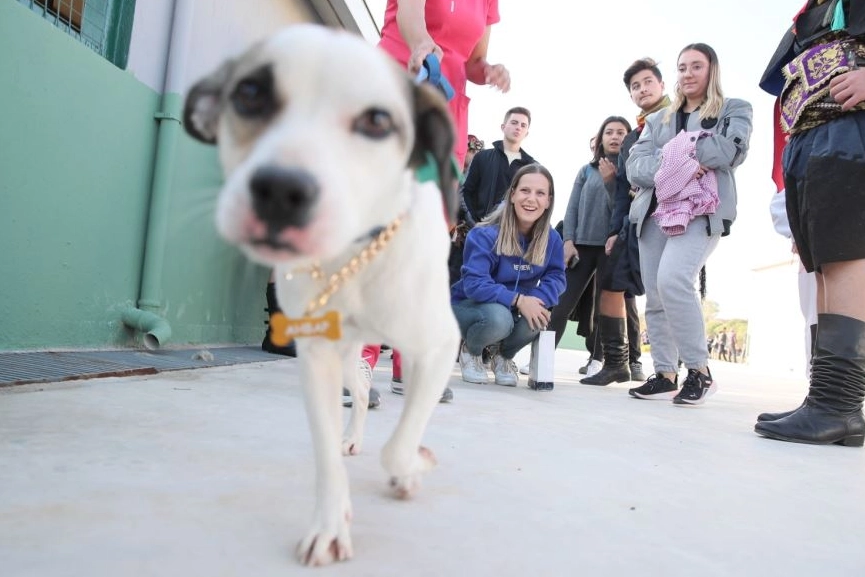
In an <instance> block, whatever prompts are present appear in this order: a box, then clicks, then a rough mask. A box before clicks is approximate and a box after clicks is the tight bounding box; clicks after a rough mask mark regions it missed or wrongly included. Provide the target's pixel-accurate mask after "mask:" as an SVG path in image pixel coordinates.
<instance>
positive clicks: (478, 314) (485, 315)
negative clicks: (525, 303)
mask: <svg viewBox="0 0 865 577" xmlns="http://www.w3.org/2000/svg"><path fill="white" fill-rule="evenodd" d="M451 307H452V308H453V311H454V316H455V317H456V319H457V324H459V326H460V332H461V333H462V336H463V339H464V340H465V342H466V350H468V352H469V353H470V354H472V355H475V356H477V357H479V356H481V353H482V352H483V350H484V347H487V346H489V345H495V344H498V345H499V354H500V355H501V356H503V357H504V358H506V359H513V358H514V356H515V355H516V354H517V352H519V350H520V349H522V348H523V347H524V346H526V345H527V344H529V343H530V342H532V341H533V340H535V337H536V336H538V333H539V332H540V331H536V330H533V329H531V328H530V327H529V323H528V321H526V319H525V318H524V317H522V316H521V315H519V314H517V313H514V312H511V310H510V309H509V308H507V307H505V306H504V305H500V304H499V303H478V302H475V301H473V300H470V299H467V300H464V301H460V302H458V303H452V304H451Z"/></svg>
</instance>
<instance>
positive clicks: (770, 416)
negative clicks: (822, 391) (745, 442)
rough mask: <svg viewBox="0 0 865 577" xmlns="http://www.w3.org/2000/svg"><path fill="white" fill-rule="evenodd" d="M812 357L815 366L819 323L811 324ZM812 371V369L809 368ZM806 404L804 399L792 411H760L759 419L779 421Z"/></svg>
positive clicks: (810, 361)
mask: <svg viewBox="0 0 865 577" xmlns="http://www.w3.org/2000/svg"><path fill="white" fill-rule="evenodd" d="M810 328H811V358H810V359H809V361H808V364H809V366H813V364H814V350H815V349H816V348H817V325H811V327H810ZM809 372H810V369H809ZM804 406H805V401H802V404H801V405H799V406H798V407H796V408H795V409H793V410H792V411H783V412H781V413H760V414H759V415H757V421H758V422H762V421H777V420H778V419H783V418H784V417H789V416H790V415H792V414H793V413H795V412H796V411H798V410H799V409H801V408H802V407H804Z"/></svg>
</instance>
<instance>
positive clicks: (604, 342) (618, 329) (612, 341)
mask: <svg viewBox="0 0 865 577" xmlns="http://www.w3.org/2000/svg"><path fill="white" fill-rule="evenodd" d="M598 330H599V331H601V346H602V347H603V349H604V366H603V368H602V369H601V370H600V371H598V373H597V374H595V375H593V376H591V377H586V378H585V379H581V380H580V383H582V384H584V385H600V386H602V387H604V386H607V385H609V384H610V383H612V382H616V383H625V382H628V381H630V380H631V369H630V368H629V367H628V340H627V338H626V337H625V334H626V333H625V330H626V329H625V319H618V318H615V317H605V316H603V315H602V316H600V317H598Z"/></svg>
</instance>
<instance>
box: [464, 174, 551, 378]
mask: <svg viewBox="0 0 865 577" xmlns="http://www.w3.org/2000/svg"><path fill="white" fill-rule="evenodd" d="M554 200H555V191H554V190H553V177H552V175H551V174H550V172H549V171H548V170H547V169H546V168H544V167H543V166H541V165H539V164H527V165H526V166H524V167H522V168H520V169H519V170H518V171H517V173H516V174H515V175H514V178H513V180H512V181H511V185H510V188H509V189H508V191H507V194H506V196H505V200H504V201H503V202H502V203H501V204H500V205H499V207H498V208H497V209H496V210H495V211H494V212H493V213H492V214H490V216H488V217H487V218H486V219H484V220H483V221H482V222H481V223H480V224H478V225H477V226H475V227H474V228H473V229H471V230H470V231H469V233H468V235H467V236H466V244H465V260H464V264H463V268H462V276H461V278H460V280H458V281H457V282H456V283H454V285H453V287H451V304H452V307H453V311H454V316H456V319H457V322H458V323H459V326H460V331H461V332H462V336H463V345H462V347H461V349H460V355H459V361H460V368H461V369H462V377H463V380H464V381H466V382H470V383H483V384H485V383H487V382H489V376H488V375H487V371H486V369H485V368H484V364H483V360H482V359H481V354H482V352H483V350H484V348H485V347H490V348H491V349H492V356H491V359H490V364H491V366H492V370H493V373H494V375H495V383H496V384H497V385H504V386H511V387H515V386H516V385H517V381H518V379H519V376H518V374H517V367H516V365H515V364H514V361H513V358H514V355H515V354H516V353H517V352H518V351H519V350H520V349H522V348H523V347H524V346H526V345H527V344H529V343H530V342H532V340H534V338H535V337H536V336H537V334H538V333H539V332H540V331H541V330H543V329H544V328H545V327H546V326H547V323H549V320H550V311H549V309H550V308H551V307H553V306H555V305H556V303H557V302H558V300H559V294H560V293H561V292H562V290H564V288H565V272H564V269H565V265H564V261H563V260H562V255H563V251H562V241H561V238H560V237H559V235H558V234H556V233H555V231H554V230H553V229H552V227H551V226H550V218H551V215H552V212H553V206H554Z"/></svg>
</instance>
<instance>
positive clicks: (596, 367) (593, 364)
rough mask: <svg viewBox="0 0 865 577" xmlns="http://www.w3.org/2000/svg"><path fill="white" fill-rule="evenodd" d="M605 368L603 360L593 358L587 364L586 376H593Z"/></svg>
mask: <svg viewBox="0 0 865 577" xmlns="http://www.w3.org/2000/svg"><path fill="white" fill-rule="evenodd" d="M603 368H604V363H602V362H601V361H596V360H595V359H592V360H591V361H589V364H588V365H586V376H587V377H592V376H594V375H597V374H598V373H599V372H600V371H601V369H603Z"/></svg>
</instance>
